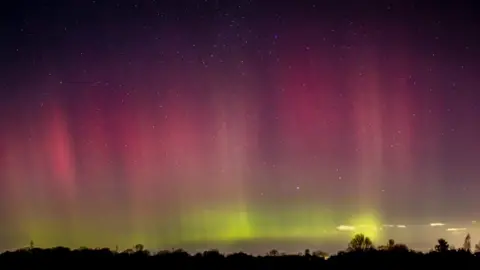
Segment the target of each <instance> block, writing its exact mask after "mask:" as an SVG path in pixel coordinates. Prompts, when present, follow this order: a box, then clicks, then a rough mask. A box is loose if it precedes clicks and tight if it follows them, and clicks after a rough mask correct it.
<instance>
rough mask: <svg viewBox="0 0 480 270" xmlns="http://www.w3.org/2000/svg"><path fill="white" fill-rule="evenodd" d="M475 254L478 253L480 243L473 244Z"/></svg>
mask: <svg viewBox="0 0 480 270" xmlns="http://www.w3.org/2000/svg"><path fill="white" fill-rule="evenodd" d="M475 253H480V241H479V242H478V244H475Z"/></svg>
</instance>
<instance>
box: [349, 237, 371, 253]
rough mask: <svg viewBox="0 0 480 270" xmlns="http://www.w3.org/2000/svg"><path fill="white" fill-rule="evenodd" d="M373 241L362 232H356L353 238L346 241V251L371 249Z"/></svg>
mask: <svg viewBox="0 0 480 270" xmlns="http://www.w3.org/2000/svg"><path fill="white" fill-rule="evenodd" d="M373 248H374V247H373V243H372V240H370V238H368V237H366V236H365V235H363V234H357V235H355V236H354V237H353V239H352V240H351V241H350V243H348V249H347V250H348V251H366V250H369V249H373Z"/></svg>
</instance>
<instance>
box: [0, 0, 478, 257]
mask: <svg viewBox="0 0 480 270" xmlns="http://www.w3.org/2000/svg"><path fill="white" fill-rule="evenodd" d="M4 2H5V3H4ZM4 2H2V4H1V5H2V6H1V7H0V10H1V11H0V12H1V16H0V22H1V23H0V35H1V37H2V38H1V41H0V60H1V65H0V249H7V248H17V247H23V246H26V245H28V243H29V242H30V240H33V241H34V242H35V244H36V245H38V246H44V247H49V246H56V245H65V246H69V247H79V246H89V247H104V246H106V247H115V246H116V245H118V246H119V247H120V248H121V249H125V248H130V247H132V246H133V245H134V244H136V243H143V244H145V246H146V247H147V248H151V249H157V248H170V247H183V248H189V247H202V248H216V247H225V248H228V247H229V248H230V249H232V250H235V249H245V250H246V251H250V252H254V251H255V250H257V249H259V247H260V246H261V247H262V248H263V247H265V249H266V250H268V249H271V248H278V249H284V250H288V249H293V248H292V247H294V246H295V247H297V246H299V247H301V249H303V248H307V247H310V246H311V245H312V243H315V245H317V244H318V245H320V246H321V244H322V242H323V243H327V242H328V243H330V242H335V241H337V240H338V239H341V241H343V242H342V245H343V246H346V242H345V241H344V240H345V239H348V237H350V233H349V232H341V231H340V230H339V229H338V228H337V226H339V225H348V226H354V227H355V229H354V232H364V233H366V234H367V235H369V236H371V237H372V238H373V239H374V240H378V241H383V240H384V239H386V238H388V237H392V235H393V236H395V237H396V239H397V238H399V240H400V241H405V242H406V243H407V244H410V243H417V242H422V241H425V242H427V243H428V244H431V246H432V247H433V245H434V242H433V241H434V239H435V237H439V236H443V235H444V232H446V229H447V227H448V226H450V224H453V223H455V224H458V226H462V227H465V226H467V225H465V224H470V225H468V226H470V227H472V226H473V225H472V220H475V219H476V218H478V219H479V220H480V217H479V216H480V210H479V209H478V206H479V200H478V198H479V197H478V194H479V191H480V181H478V180H479V176H480V143H479V142H478V140H479V138H480V121H479V116H480V92H479V89H480V73H479V72H478V71H479V70H480V62H479V60H480V53H479V48H480V42H479V40H480V39H479V38H478V37H477V36H478V34H479V33H480V21H479V20H478V19H475V16H474V15H475V14H479V12H480V5H479V4H478V3H476V4H475V2H476V1H390V3H388V2H387V1H368V4H366V3H365V1H359V0H358V1H314V0H310V1H306V0H295V1H260V0H238V1H236V0H235V1H234V0H232V1H221V0H216V1H215V0H203V1H194V0H190V1H186V0H180V1H173V0H172V1H166V0H165V1H160V0H159V1H154V0H153V1H152V0H150V1H147V0H145V1H141V0H138V1H127V0H125V1H107V0H105V1H102V0H96V1H87V0H85V1H80V0H77V1H74V0H68V1H67V0H65V1H43V0H39V1H33V0H32V1H20V0H18V1H8V2H10V3H7V1H4ZM282 2H284V3H282ZM440 2H441V3H440ZM449 2H450V3H449ZM477 2H478V1H477ZM453 3H454V4H453ZM432 222H442V223H445V228H443V229H435V233H433V232H432V230H433V229H432V230H431V229H429V228H430V227H429V226H428V224H429V223H432ZM385 224H403V225H405V226H406V228H403V227H401V228H398V229H399V230H400V229H403V233H398V232H392V230H393V229H392V230H390V231H388V232H387V230H383V229H382V228H383V227H382V226H384V225H385ZM411 224H412V225H417V227H422V226H425V227H426V228H425V232H422V233H419V230H420V229H418V230H417V229H410V227H409V226H410V225H411ZM452 226H453V225H452ZM417 227H415V228H417ZM427 227H428V228H427ZM450 227H451V226H450ZM470 227H469V228H468V230H470ZM472 230H474V228H473V229H472ZM477 230H478V229H477ZM470 232H471V233H472V237H473V239H472V240H473V241H474V242H476V241H478V238H479V237H480V233H476V232H475V231H470ZM345 234H346V235H345ZM447 236H448V235H447ZM458 237H460V238H461V237H463V234H462V235H460V236H458ZM344 238H345V239H344ZM475 238H477V239H475ZM452 241H453V240H452ZM321 247H322V248H327V247H324V246H321ZM412 247H413V246H412ZM301 249H300V250H301Z"/></svg>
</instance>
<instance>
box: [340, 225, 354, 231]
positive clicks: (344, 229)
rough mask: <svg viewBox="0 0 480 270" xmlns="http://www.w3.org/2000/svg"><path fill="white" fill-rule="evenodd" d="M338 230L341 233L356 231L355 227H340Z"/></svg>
mask: <svg viewBox="0 0 480 270" xmlns="http://www.w3.org/2000/svg"><path fill="white" fill-rule="evenodd" d="M337 230H339V231H354V230H355V227H354V226H347V225H340V226H338V227H337Z"/></svg>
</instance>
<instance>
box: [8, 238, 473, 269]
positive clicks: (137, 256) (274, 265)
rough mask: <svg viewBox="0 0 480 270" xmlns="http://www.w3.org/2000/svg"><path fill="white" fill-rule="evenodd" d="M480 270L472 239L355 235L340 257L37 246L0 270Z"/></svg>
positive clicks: (14, 253) (12, 255) (10, 256)
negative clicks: (417, 244)
mask: <svg viewBox="0 0 480 270" xmlns="http://www.w3.org/2000/svg"><path fill="white" fill-rule="evenodd" d="M447 265H448V267H462V268H463V267H477V268H478V267H480V244H477V245H475V246H474V247H473V250H472V247H471V237H470V235H469V234H468V235H467V236H466V237H465V241H464V244H463V246H462V247H461V248H454V247H453V246H451V245H450V244H449V243H448V242H447V241H446V240H445V239H438V241H437V243H436V244H435V245H434V246H433V247H432V249H431V250H430V251H429V252H419V251H415V250H413V249H410V248H409V247H408V246H407V245H405V244H401V243H396V242H395V241H394V240H393V239H391V240H389V241H388V242H387V243H386V244H385V245H380V246H375V245H374V244H373V242H372V241H371V239H370V238H368V237H366V236H365V235H363V234H357V235H355V236H354V237H353V238H352V239H351V240H350V242H349V243H348V245H347V248H346V250H343V251H340V252H338V253H336V254H331V255H330V254H327V253H325V252H322V251H313V252H312V251H310V250H308V249H307V250H305V251H304V252H302V253H300V254H296V255H289V254H283V253H280V252H279V251H277V250H271V251H270V252H268V253H267V254H265V255H262V256H253V255H249V254H246V253H243V252H238V253H233V254H222V253H220V252H219V251H218V250H208V251H204V252H201V253H196V254H189V253H188V252H186V251H184V250H182V249H177V250H164V251H160V252H156V253H152V252H150V251H148V250H147V249H145V248H144V246H143V245H141V244H137V245H135V246H134V247H132V248H131V249H127V250H124V251H119V250H118V249H117V250H110V249H107V248H102V249H88V248H80V249H73V250H72V249H69V248H66V247H54V248H49V249H41V248H37V247H35V245H34V243H33V242H31V243H30V246H29V247H28V248H23V249H19V250H16V251H7V252H4V253H2V254H0V267H1V268H2V269H3V267H8V266H15V268H19V269H20V268H24V267H30V268H32V267H40V266H42V267H44V266H47V267H64V268H68V267H75V268H78V269H81V268H91V267H108V268H113V267H137V268H140V267H152V266H155V267H162V268H164V269H167V268H168V269H203V268H205V269H225V270H228V269H235V270H236V269H352V268H353V267H368V268H369V269H406V268H408V267H417V266H418V267H432V268H433V267H446V266H447Z"/></svg>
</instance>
